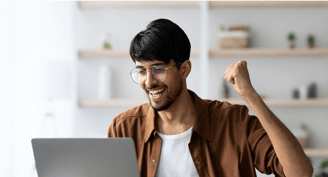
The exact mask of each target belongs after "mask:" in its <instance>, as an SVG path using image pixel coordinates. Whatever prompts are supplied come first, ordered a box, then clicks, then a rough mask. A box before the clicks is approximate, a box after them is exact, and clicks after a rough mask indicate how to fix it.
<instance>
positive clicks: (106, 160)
mask: <svg viewBox="0 0 328 177" xmlns="http://www.w3.org/2000/svg"><path fill="white" fill-rule="evenodd" d="M32 147H33V153H34V159H35V164H36V169H37V173H38V176H39V177H118V176H122V177H123V176H124V177H130V176H131V177H132V176H133V177H136V176H139V170H138V164H137V156H136V151H135V147H134V142H133V139H131V138H90V139H85V138H50V139H49V138H48V139H46V138H35V139H32Z"/></svg>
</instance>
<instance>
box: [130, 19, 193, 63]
mask: <svg viewBox="0 0 328 177" xmlns="http://www.w3.org/2000/svg"><path fill="white" fill-rule="evenodd" d="M190 48H191V46H190V41H189V39H188V37H187V35H186V34H185V32H184V31H183V30H182V29H181V28H180V27H179V26H178V25H177V24H175V23H173V22H172V21H170V20H168V19H157V20H154V21H152V22H150V23H149V24H148V25H147V28H146V29H145V30H143V31H141V32H139V33H138V34H137V35H136V36H135V37H134V38H133V39H132V41H131V45H130V56H131V58H132V60H133V61H134V62H136V61H139V62H147V61H153V60H154V59H155V60H160V61H163V62H164V63H166V64H168V63H170V59H173V60H174V62H175V63H176V64H178V63H180V62H184V61H186V60H189V57H190ZM179 67H180V66H177V68H179Z"/></svg>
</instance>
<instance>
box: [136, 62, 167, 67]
mask: <svg viewBox="0 0 328 177" xmlns="http://www.w3.org/2000/svg"><path fill="white" fill-rule="evenodd" d="M154 65H164V63H163V62H157V63H154V64H152V65H150V66H154ZM136 68H145V67H143V66H139V65H138V66H136Z"/></svg>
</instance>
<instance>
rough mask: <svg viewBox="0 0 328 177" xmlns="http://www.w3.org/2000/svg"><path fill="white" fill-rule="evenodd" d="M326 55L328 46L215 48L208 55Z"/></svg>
mask: <svg viewBox="0 0 328 177" xmlns="http://www.w3.org/2000/svg"><path fill="white" fill-rule="evenodd" d="M327 55H328V48H317V49H274V48H272V49H270V48H246V49H217V50H213V49H212V50H210V51H209V56H210V57H306V56H312V57H313V56H316V57H324V56H327Z"/></svg>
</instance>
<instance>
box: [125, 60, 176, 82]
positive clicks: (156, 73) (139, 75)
mask: <svg viewBox="0 0 328 177" xmlns="http://www.w3.org/2000/svg"><path fill="white" fill-rule="evenodd" d="M181 63H182V62H181ZM181 63H178V64H176V65H173V66H170V67H167V68H165V67H164V66H161V65H154V66H151V67H148V68H151V75H152V77H153V78H154V79H155V80H156V81H158V82H164V81H165V80H166V79H167V70H168V69H170V68H172V67H174V66H177V65H180V64H181ZM146 69H147V68H135V69H133V70H132V71H131V72H130V75H131V77H132V80H133V81H134V82H135V83H137V84H143V83H144V82H145V81H146V78H147V70H146Z"/></svg>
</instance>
